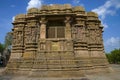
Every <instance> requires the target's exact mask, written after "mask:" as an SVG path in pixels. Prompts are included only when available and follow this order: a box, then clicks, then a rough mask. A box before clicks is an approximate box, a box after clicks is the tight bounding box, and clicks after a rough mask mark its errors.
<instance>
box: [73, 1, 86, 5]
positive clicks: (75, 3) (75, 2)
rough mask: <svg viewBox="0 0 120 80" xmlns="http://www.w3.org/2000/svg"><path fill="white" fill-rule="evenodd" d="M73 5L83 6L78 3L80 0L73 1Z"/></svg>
mask: <svg viewBox="0 0 120 80" xmlns="http://www.w3.org/2000/svg"><path fill="white" fill-rule="evenodd" d="M73 4H74V5H81V6H84V4H82V3H80V0H73Z"/></svg>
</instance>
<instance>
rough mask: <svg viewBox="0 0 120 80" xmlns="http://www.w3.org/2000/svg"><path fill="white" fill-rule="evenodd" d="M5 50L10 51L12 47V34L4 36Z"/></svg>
mask: <svg viewBox="0 0 120 80" xmlns="http://www.w3.org/2000/svg"><path fill="white" fill-rule="evenodd" d="M4 44H5V48H6V49H9V50H11V46H12V33H11V32H8V33H7V34H6V36H5V43H4Z"/></svg>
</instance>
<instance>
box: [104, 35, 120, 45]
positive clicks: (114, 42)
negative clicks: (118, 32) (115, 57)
mask: <svg viewBox="0 0 120 80" xmlns="http://www.w3.org/2000/svg"><path fill="white" fill-rule="evenodd" d="M119 45H120V38H119V37H111V38H109V39H108V40H106V42H105V46H113V47H115V46H119Z"/></svg>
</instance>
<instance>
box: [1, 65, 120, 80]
mask: <svg viewBox="0 0 120 80" xmlns="http://www.w3.org/2000/svg"><path fill="white" fill-rule="evenodd" d="M110 66H111V67H112V69H113V70H114V71H113V72H111V73H97V74H91V75H86V76H87V78H74V79H73V78H70V79H66V78H32V77H27V76H10V75H9V76H0V80H120V65H110ZM2 71H4V68H0V74H1V72H2Z"/></svg>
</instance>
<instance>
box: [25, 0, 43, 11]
mask: <svg viewBox="0 0 120 80" xmlns="http://www.w3.org/2000/svg"><path fill="white" fill-rule="evenodd" d="M41 6H42V0H30V1H29V2H28V6H27V10H28V9H30V8H33V7H35V8H39V7H41Z"/></svg>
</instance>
